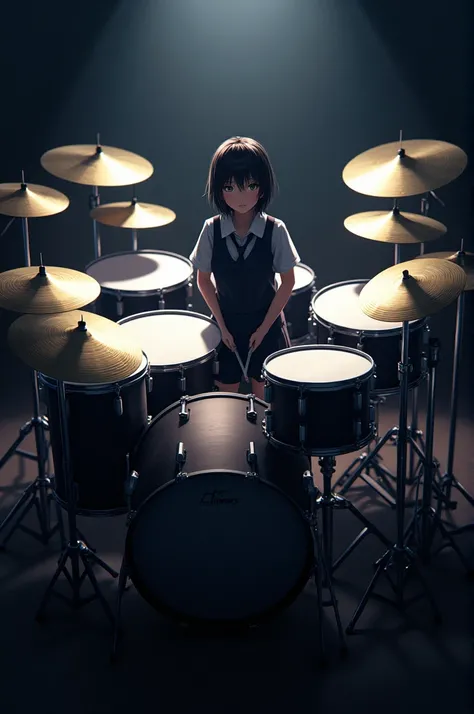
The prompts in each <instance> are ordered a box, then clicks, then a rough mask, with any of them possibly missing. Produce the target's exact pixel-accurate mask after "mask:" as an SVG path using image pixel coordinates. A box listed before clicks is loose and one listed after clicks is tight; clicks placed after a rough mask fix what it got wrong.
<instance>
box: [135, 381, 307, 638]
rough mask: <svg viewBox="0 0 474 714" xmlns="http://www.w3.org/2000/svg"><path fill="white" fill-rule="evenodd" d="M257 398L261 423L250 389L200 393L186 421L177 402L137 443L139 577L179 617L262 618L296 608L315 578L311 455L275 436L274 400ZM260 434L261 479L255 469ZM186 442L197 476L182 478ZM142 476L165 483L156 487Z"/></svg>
mask: <svg viewBox="0 0 474 714" xmlns="http://www.w3.org/2000/svg"><path fill="white" fill-rule="evenodd" d="M255 401H256V402H257V403H256V404H255V408H256V411H257V413H258V417H259V418H258V420H257V423H251V422H250V421H249V420H248V419H247V418H246V405H247V404H248V400H247V399H246V398H245V397H243V396H242V395H227V394H225V393H218V394H208V395H199V396H198V397H195V398H194V399H191V400H190V403H189V408H190V411H191V416H190V419H189V422H188V423H187V424H184V425H182V426H181V427H179V420H178V412H179V405H173V407H170V408H169V409H168V410H166V411H165V412H162V414H160V415H159V416H158V417H157V418H156V419H155V420H154V421H153V422H152V423H151V424H150V426H149V428H148V431H147V432H146V433H145V434H144V436H143V438H142V440H141V448H140V444H139V445H138V447H137V453H138V457H137V458H135V459H134V462H135V463H134V468H136V469H137V471H138V473H139V478H138V484H137V494H138V496H137V498H138V500H139V501H140V499H142V498H143V496H145V498H144V500H143V501H142V502H141V504H140V505H139V507H138V509H137V512H136V515H135V517H134V518H133V519H132V522H131V524H130V527H129V530H128V534H127V543H126V560H127V563H128V566H129V572H130V577H131V579H132V581H133V583H134V585H135V587H136V588H137V590H138V592H139V593H140V594H141V596H142V597H143V598H144V599H145V600H146V601H147V602H148V603H149V604H150V605H151V606H152V607H154V608H155V609H157V610H158V611H161V612H164V613H165V614H167V615H170V616H172V617H174V618H176V619H178V620H179V621H183V622H200V623H206V624H226V625H230V624H243V623H252V622H256V621H261V620H263V619H266V618H268V617H270V616H272V615H273V614H275V613H276V612H277V611H279V610H281V609H282V608H283V607H285V606H287V605H289V604H290V602H291V601H292V600H294V598H295V597H296V596H297V595H298V594H299V593H300V592H301V590H302V589H303V587H304V586H305V584H306V582H307V580H308V577H309V574H310V570H311V567H312V560H313V540H312V534H311V530H310V527H309V524H308V522H307V520H306V518H305V517H304V516H303V510H304V508H305V506H307V502H306V500H305V498H304V497H303V496H302V494H303V493H305V492H304V487H303V473H304V472H305V470H307V469H308V467H309V460H308V459H307V457H304V456H303V455H302V454H297V455H291V454H283V453H282V452H280V451H278V450H277V449H275V448H274V447H273V446H271V445H270V444H269V443H268V441H267V439H266V438H265V435H264V434H263V431H262V426H261V418H262V417H263V415H264V409H265V405H264V403H263V402H259V401H258V400H255ZM193 423H194V424H195V426H194V427H193ZM249 435H250V438H249ZM251 440H253V441H254V444H255V451H256V454H257V464H258V469H259V474H260V478H252V477H249V476H248V475H247V473H246V472H247V471H248V470H250V467H249V466H248V464H247V449H248V447H249V443H250V441H251ZM178 441H181V442H182V443H183V444H184V448H185V450H186V463H185V468H184V469H183V470H186V471H187V472H188V476H187V477H185V478H183V479H181V480H179V479H178V480H174V473H175V469H174V468H172V465H173V463H175V457H176V447H177V442H178ZM236 444H237V445H239V448H236ZM140 452H141V453H140ZM165 452H166V453H165ZM160 455H161V456H162V458H160ZM229 461H234V463H235V465H236V468H235V469H234V468H228V462H229ZM213 462H214V463H215V465H216V467H215V468H212V467H211V468H210V467H209V464H212V463H213ZM218 464H221V466H218ZM195 466H197V467H198V468H196V469H195V468H194V467H195ZM200 466H204V468H202V469H201V468H200ZM161 471H166V472H167V475H163V474H162V475H160V473H159V472H161ZM141 479H143V481H144V482H146V481H147V480H155V481H156V482H160V481H161V485H159V487H158V488H157V489H155V490H154V491H152V492H151V493H148V491H149V490H150V489H149V487H147V486H146V483H145V485H143V484H142V486H140V480H141ZM165 481H166V482H165ZM140 488H141V494H140ZM303 504H304V505H303Z"/></svg>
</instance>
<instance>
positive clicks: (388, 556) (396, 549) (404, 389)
mask: <svg viewBox="0 0 474 714" xmlns="http://www.w3.org/2000/svg"><path fill="white" fill-rule="evenodd" d="M403 279H404V280H409V279H410V276H409V274H408V271H403ZM409 338H410V323H409V322H408V321H404V322H403V328H402V349H401V361H400V363H399V366H398V368H399V374H400V417H399V427H398V438H397V504H396V510H397V539H396V542H395V544H393V545H391V546H390V547H389V548H388V550H387V551H386V552H385V553H384V554H383V555H382V557H381V558H379V559H378V560H377V561H376V563H375V574H374V576H373V577H372V579H371V581H370V583H369V585H368V587H367V589H366V591H365V593H364V595H363V597H362V600H361V601H360V603H359V605H358V607H357V609H356V611H355V613H354V615H353V617H352V619H351V621H350V623H349V625H348V627H347V629H346V632H347V633H348V634H352V633H354V629H355V626H356V623H357V621H358V620H359V618H360V616H361V615H362V612H363V611H364V609H365V607H366V605H367V603H368V600H369V597H370V596H371V595H372V596H374V597H378V598H381V599H382V600H384V601H385V602H388V603H389V604H391V605H395V607H397V608H398V609H399V610H401V611H402V610H404V609H405V607H407V606H408V605H409V604H411V603H412V602H414V601H415V600H418V599H419V596H416V597H415V598H411V599H410V600H406V599H405V597H404V595H405V593H404V590H405V584H406V580H407V576H408V574H409V570H410V568H411V569H412V570H413V571H414V572H415V574H416V575H417V576H418V578H419V580H420V582H421V585H422V588H423V592H422V595H425V597H426V598H427V599H428V601H429V603H430V605H431V607H432V609H433V611H434V615H435V619H436V621H440V620H441V615H440V612H439V610H438V607H437V605H436V603H435V601H434V599H433V596H432V594H431V592H430V590H429V588H428V586H427V584H426V582H425V579H424V577H423V575H422V573H421V571H420V569H419V567H418V563H417V558H416V555H415V553H414V552H413V551H412V550H411V549H410V548H409V547H408V545H407V544H406V542H405V486H406V472H407V446H408V423H407V422H408V416H407V413H408V378H407V377H408V370H409V367H410V363H409V359H408V341H409ZM389 568H393V571H394V574H395V581H393V580H392V578H391V577H390V575H389V573H388V569H389ZM382 574H383V575H385V576H386V577H387V579H388V581H389V584H390V586H391V588H392V590H393V591H394V593H395V597H396V600H395V602H394V601H392V600H390V599H389V598H386V597H385V596H382V595H378V594H377V593H374V588H375V586H376V584H377V582H378V580H379V578H380V576H381V575H382Z"/></svg>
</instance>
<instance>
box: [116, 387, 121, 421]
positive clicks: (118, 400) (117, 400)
mask: <svg viewBox="0 0 474 714" xmlns="http://www.w3.org/2000/svg"><path fill="white" fill-rule="evenodd" d="M114 409H115V413H116V415H117V416H119V417H121V416H122V415H123V401H122V397H121V396H120V387H116V388H115V398H114Z"/></svg>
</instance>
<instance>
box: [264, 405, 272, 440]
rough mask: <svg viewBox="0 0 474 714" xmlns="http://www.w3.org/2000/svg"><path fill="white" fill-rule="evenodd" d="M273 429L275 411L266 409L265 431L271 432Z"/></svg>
mask: <svg viewBox="0 0 474 714" xmlns="http://www.w3.org/2000/svg"><path fill="white" fill-rule="evenodd" d="M272 430H273V413H272V410H271V409H265V431H266V433H267V434H271V433H272Z"/></svg>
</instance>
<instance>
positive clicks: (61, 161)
mask: <svg viewBox="0 0 474 714" xmlns="http://www.w3.org/2000/svg"><path fill="white" fill-rule="evenodd" d="M41 165H42V166H43V168H44V169H46V171H49V173H50V174H53V176H58V177H59V178H62V179H66V181H72V183H80V184H87V185H88V186H128V185H130V184H135V183H141V182H142V181H145V180H146V179H147V178H149V177H150V176H151V175H152V173H153V165H152V164H151V163H150V162H149V161H148V160H147V159H144V158H143V157H142V156H139V155H138V154H133V153H132V152H131V151H126V150H125V149H117V148H115V147H114V146H101V145H94V144H77V145H72V146H59V147H58V148H57V149H51V150H50V151H47V152H46V153H44V154H43V156H42V157H41Z"/></svg>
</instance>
